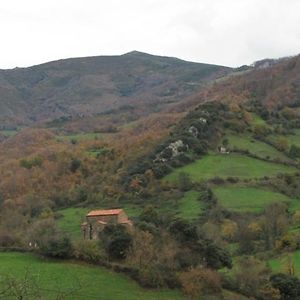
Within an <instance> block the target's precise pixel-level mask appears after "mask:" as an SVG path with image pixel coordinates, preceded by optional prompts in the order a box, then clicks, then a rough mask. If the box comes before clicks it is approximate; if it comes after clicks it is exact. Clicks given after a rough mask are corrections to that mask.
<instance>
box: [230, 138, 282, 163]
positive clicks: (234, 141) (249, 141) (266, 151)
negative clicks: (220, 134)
mask: <svg viewBox="0 0 300 300" xmlns="http://www.w3.org/2000/svg"><path fill="white" fill-rule="evenodd" d="M226 138H227V139H228V142H229V144H228V148H230V149H234V148H237V149H240V150H248V151H249V152H250V153H252V154H255V155H257V156H259V157H261V158H267V157H268V158H270V159H274V158H279V159H281V160H285V161H287V160H288V158H287V157H286V156H285V155H284V154H283V153H282V152H280V151H278V150H276V149H275V148H274V147H272V146H270V145H268V144H266V143H263V142H260V141H257V140H255V139H253V138H251V136H250V135H235V134H227V135H226Z"/></svg>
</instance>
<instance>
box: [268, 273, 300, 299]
mask: <svg viewBox="0 0 300 300" xmlns="http://www.w3.org/2000/svg"><path fill="white" fill-rule="evenodd" d="M270 281H271V283H272V286H273V287H274V288H275V289H278V290H279V291H280V295H281V298H282V299H291V300H292V299H298V297H300V280H299V279H298V278H297V277H295V276H291V275H286V274H281V273H279V274H274V275H272V276H271V277H270Z"/></svg>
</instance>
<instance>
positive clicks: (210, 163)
mask: <svg viewBox="0 0 300 300" xmlns="http://www.w3.org/2000/svg"><path fill="white" fill-rule="evenodd" d="M296 171H297V169H296V168H294V167H290V166H285V165H281V164H275V163H270V162H266V161H262V160H259V159H254V158H250V157H247V156H243V155H240V154H234V153H231V154H209V155H206V156H204V157H203V158H202V159H200V160H197V161H195V162H193V163H191V164H189V165H186V166H184V167H181V168H177V169H175V170H174V171H173V172H172V173H171V174H169V175H167V176H166V177H165V180H169V181H177V180H178V175H179V174H180V173H181V172H185V173H187V174H189V175H190V176H191V179H192V180H194V181H199V180H202V179H210V178H214V177H221V178H227V177H239V178H241V179H246V178H261V177H264V176H275V175H276V174H278V173H294V172H296Z"/></svg>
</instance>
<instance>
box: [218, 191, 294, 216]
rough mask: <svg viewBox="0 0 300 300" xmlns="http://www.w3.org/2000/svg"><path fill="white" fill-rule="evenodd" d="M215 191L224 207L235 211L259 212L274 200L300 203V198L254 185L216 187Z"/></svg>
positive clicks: (292, 203)
mask: <svg viewBox="0 0 300 300" xmlns="http://www.w3.org/2000/svg"><path fill="white" fill-rule="evenodd" d="M213 192H214V194H215V195H216V196H217V198H218V201H219V203H220V204H221V205H222V206H223V207H225V208H227V209H228V210H231V211H235V212H254V213H259V212H262V211H263V210H264V208H265V207H266V206H267V205H269V204H271V203H273V202H285V203H287V204H290V205H293V206H294V207H295V206H297V204H298V205H299V204H300V200H297V199H290V198H288V197H287V196H286V195H283V194H280V193H275V192H273V191H269V190H265V189H258V188H254V187H234V186H227V187H216V188H214V189H213Z"/></svg>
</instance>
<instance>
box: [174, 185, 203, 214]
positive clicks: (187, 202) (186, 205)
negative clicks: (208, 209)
mask: <svg viewBox="0 0 300 300" xmlns="http://www.w3.org/2000/svg"><path fill="white" fill-rule="evenodd" d="M199 196H200V193H199V192H197V191H194V190H191V191H188V192H186V193H185V194H184V196H183V197H182V198H181V199H180V200H179V204H178V209H179V216H180V217H182V218H183V219H187V220H192V219H196V218H197V217H199V214H200V213H201V212H202V209H203V203H201V201H200V200H199Z"/></svg>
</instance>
